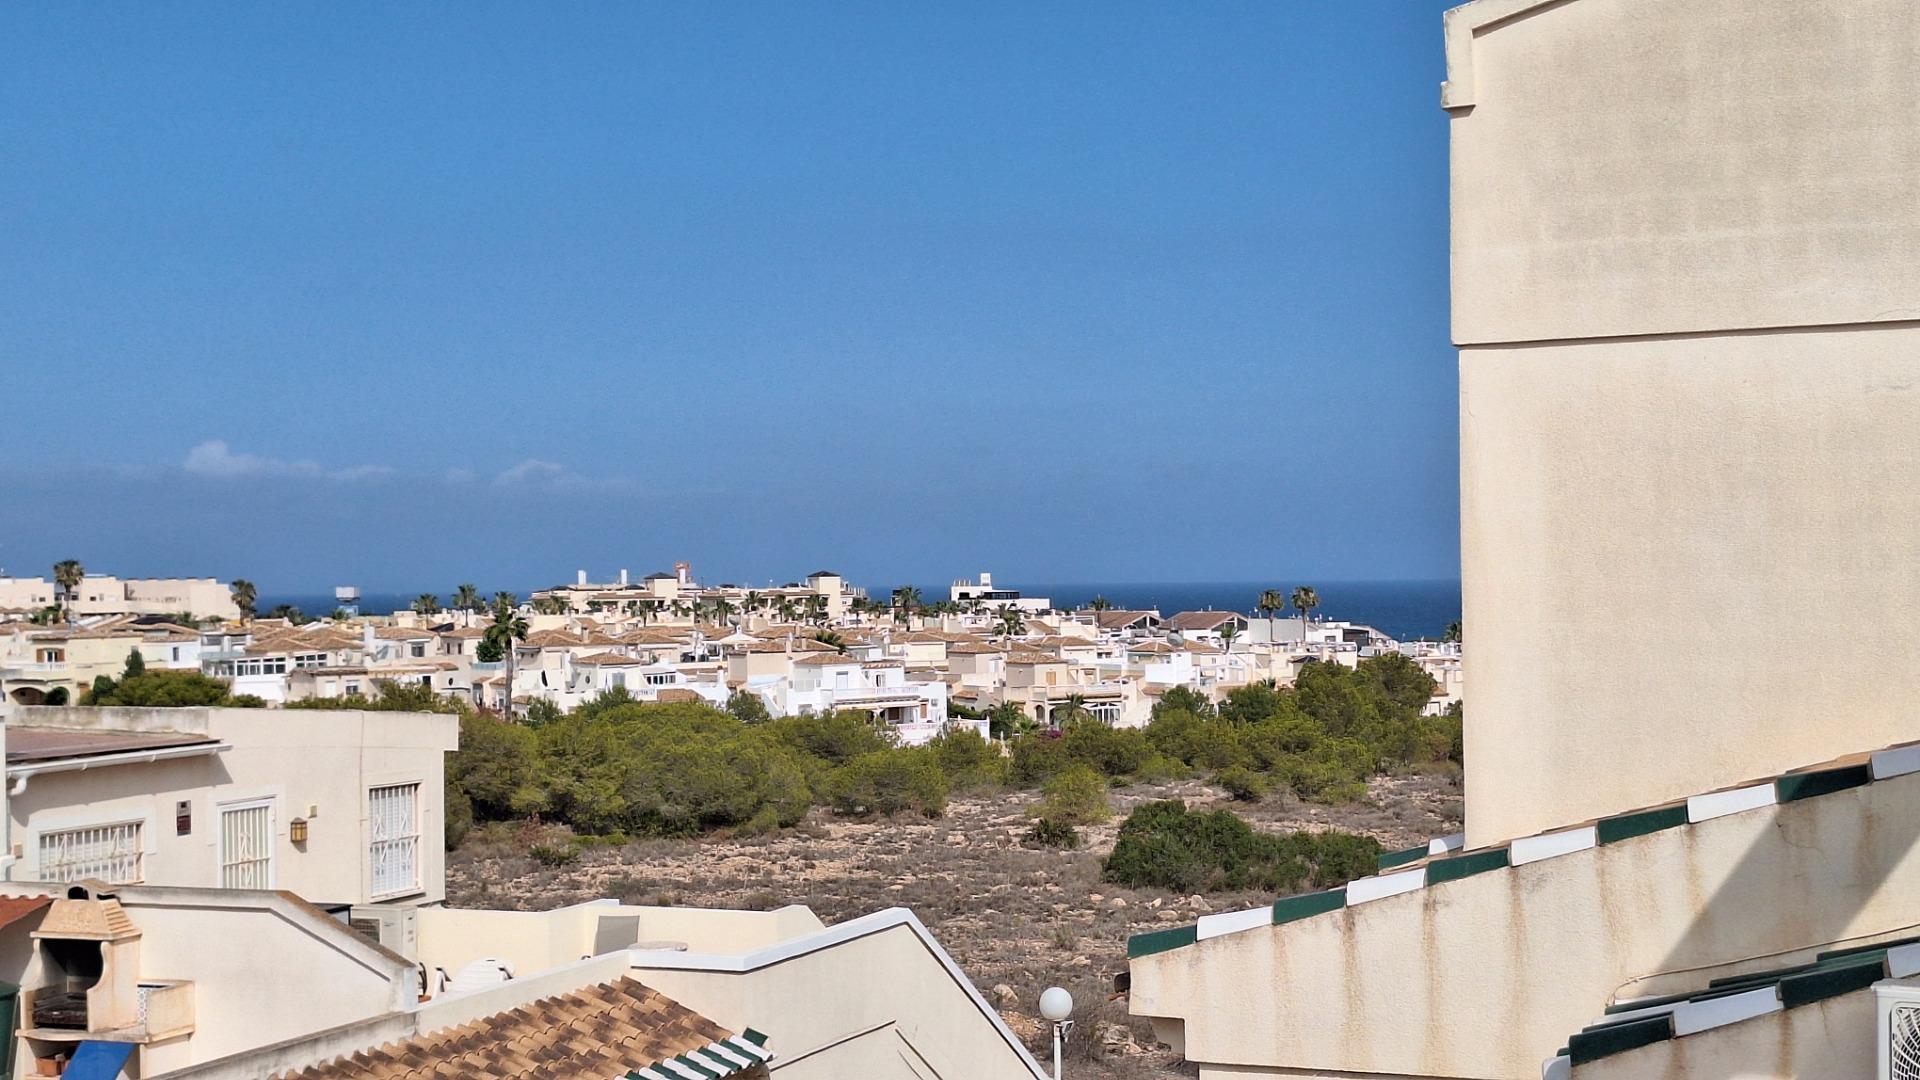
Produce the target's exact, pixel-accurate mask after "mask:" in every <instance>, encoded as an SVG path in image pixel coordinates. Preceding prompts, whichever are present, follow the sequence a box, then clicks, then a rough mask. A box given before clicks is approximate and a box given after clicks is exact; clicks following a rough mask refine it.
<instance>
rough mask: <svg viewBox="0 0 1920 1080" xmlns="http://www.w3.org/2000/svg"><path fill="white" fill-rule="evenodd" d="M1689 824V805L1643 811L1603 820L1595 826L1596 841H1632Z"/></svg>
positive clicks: (1677, 804)
mask: <svg viewBox="0 0 1920 1080" xmlns="http://www.w3.org/2000/svg"><path fill="white" fill-rule="evenodd" d="M1686 823H1687V804H1686V803H1676V804H1675V805H1673V806H1662V807H1658V808H1656V809H1653V810H1641V811H1639V812H1637V813H1632V814H1621V815H1620V816H1619V817H1610V818H1601V819H1600V822H1599V824H1597V825H1595V826H1594V839H1595V840H1597V841H1598V842H1599V843H1602V844H1611V843H1615V842H1617V841H1620V840H1631V839H1633V838H1634V837H1636V836H1645V835H1647V834H1648V833H1656V832H1659V831H1661V830H1662V829H1671V828H1675V827H1677V826H1680V825H1685V824H1686Z"/></svg>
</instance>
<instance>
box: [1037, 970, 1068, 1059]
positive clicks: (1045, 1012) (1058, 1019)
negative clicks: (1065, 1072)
mask: <svg viewBox="0 0 1920 1080" xmlns="http://www.w3.org/2000/svg"><path fill="white" fill-rule="evenodd" d="M1040 1015H1041V1016H1044V1017H1046V1018H1047V1020H1049V1021H1050V1022H1052V1024H1053V1080H1060V1046H1061V1044H1062V1043H1064V1042H1066V1040H1067V1032H1069V1031H1071V1030H1073V1021H1071V1020H1069V1019H1067V1017H1069V1016H1072V1015H1073V995H1072V994H1069V993H1067V992H1066V991H1065V990H1063V989H1061V988H1060V987H1058V986H1050V987H1048V988H1047V990H1046V992H1045V993H1043V994H1041V995H1040Z"/></svg>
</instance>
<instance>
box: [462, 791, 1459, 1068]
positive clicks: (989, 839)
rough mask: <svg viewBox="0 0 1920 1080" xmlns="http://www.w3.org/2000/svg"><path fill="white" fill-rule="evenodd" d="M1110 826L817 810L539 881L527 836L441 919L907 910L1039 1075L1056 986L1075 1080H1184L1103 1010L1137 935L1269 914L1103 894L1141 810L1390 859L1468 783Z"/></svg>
mask: <svg viewBox="0 0 1920 1080" xmlns="http://www.w3.org/2000/svg"><path fill="white" fill-rule="evenodd" d="M1112 794H1113V803H1114V807H1115V809H1116V811H1117V813H1116V815H1115V817H1114V820H1113V822H1111V823H1109V824H1106V825H1100V826H1094V827H1091V828H1087V829H1083V830H1082V831H1083V833H1084V834H1085V836H1086V838H1087V843H1086V844H1085V846H1083V847H1081V848H1080V849H1079V850H1076V851H1054V850H1036V849H1033V848H1028V847H1024V846H1022V844H1021V842H1020V839H1021V836H1022V834H1023V833H1024V832H1025V831H1026V828H1027V826H1028V817H1027V808H1028V807H1029V806H1030V805H1032V803H1033V802H1034V801H1035V800H1036V798H1037V796H1035V795H1033V794H1032V793H1028V792H1011V793H1003V794H996V795H990V796H966V797H959V798H955V799H954V800H953V801H952V802H951V804H950V805H949V806H948V809H947V814H946V816H945V817H943V818H939V819H937V820H932V821H928V820H925V819H916V818H907V817H896V818H892V819H887V820H880V821H845V820H840V819H836V818H834V817H832V816H831V815H828V814H825V813H824V812H821V811H815V813H814V816H813V817H811V818H810V819H809V820H808V821H807V822H806V823H805V824H804V825H802V826H801V827H800V828H798V829H792V830H788V831H786V832H784V833H781V834H778V835H775V836H769V837H759V838H752V839H724V838H707V839H702V840H643V841H637V842H635V843H632V844H628V845H626V846H623V847H608V848H593V849H588V850H586V851H584V852H582V853H581V855H580V857H579V859H578V860H577V861H575V862H573V863H570V864H568V865H565V866H559V867H548V866H543V865H541V864H539V863H537V862H535V861H534V860H533V859H532V858H530V857H529V856H528V855H527V853H526V852H527V849H528V848H529V847H531V846H532V845H533V844H534V843H536V842H539V841H540V840H542V839H543V838H545V839H550V838H551V835H552V834H551V833H545V834H543V833H542V832H540V831H539V830H535V829H522V830H520V831H519V832H518V834H517V835H514V836H511V837H506V836H502V835H500V834H498V833H495V834H492V835H490V836H480V835H479V834H476V838H474V839H470V840H469V842H468V843H466V844H465V845H463V846H462V847H461V848H460V849H459V850H458V851H456V852H453V853H452V854H450V855H449V856H448V858H447V893H448V902H449V903H451V904H454V905H456V906H461V907H496V908H514V909H520V910H542V909H546V908H552V907H558V906H561V905H564V904H571V903H577V902H579V901H582V900H590V899H595V898H598V897H609V896H610V897H614V898H616V899H620V900H623V901H626V902H629V903H635V904H678V905H689V906H697V907H724V908H756V909H766V908H773V907H779V906H781V905H783V904H794V903H797V904H805V905H807V906H808V907H810V908H812V909H813V910H814V912H816V913H817V914H818V915H819V916H820V918H821V919H822V920H823V921H825V922H827V923H830V924H831V923H837V922H841V921H843V920H845V919H849V918H853V917H855V916H858V915H864V914H867V913H869V912H872V911H876V910H879V909H881V908H887V907H896V906H898V907H908V908H912V909H913V911H914V913H915V914H916V915H918V916H919V917H920V919H921V921H922V922H924V923H926V924H927V926H928V927H929V928H931V929H932V930H933V932H934V934H935V935H936V936H937V937H938V938H939V939H940V942H941V944H942V945H944V946H945V947H946V949H947V951H948V952H950V953H952V954H953V956H954V959H955V960H957V961H958V962H959V964H960V966H961V968H962V969H963V970H965V971H966V972H967V974H968V975H969V976H970V977H971V978H972V979H973V981H974V983H975V985H977V986H978V987H979V988H980V991H981V993H982V994H983V995H985V996H986V998H987V1000H988V1001H989V1002H991V1003H992V1004H993V1005H994V1006H995V1007H997V1008H998V1009H999V1010H1000V1012H1001V1015H1002V1016H1004V1017H1005V1018H1006V1020H1007V1023H1008V1025H1009V1026H1010V1027H1011V1028H1012V1029H1013V1030H1014V1031H1015V1032H1016V1033H1018V1034H1019V1035H1020V1036H1021V1037H1022V1038H1024V1039H1026V1040H1027V1044H1028V1045H1029V1046H1030V1047H1031V1048H1032V1049H1033V1050H1034V1051H1035V1053H1036V1055H1037V1056H1040V1057H1041V1059H1042V1061H1043V1063H1044V1062H1045V1061H1046V1060H1048V1058H1049V1056H1050V1055H1051V1052H1052V1051H1051V1045H1050V1043H1049V1041H1048V1040H1049V1038H1050V1036H1049V1034H1048V1031H1047V1030H1046V1026H1045V1024H1044V1023H1043V1022H1041V1021H1040V1020H1039V1019H1038V1015H1037V1005H1036V1003H1037V1001H1038V999H1039V996H1040V991H1041V990H1043V989H1045V988H1046V987H1047V986H1050V985H1053V984H1056V983H1057V984H1059V985H1062V986H1065V987H1066V988H1067V989H1068V990H1070V991H1072V993H1073V997H1074V1000H1075V1002H1077V1003H1078V1008H1077V1016H1076V1019H1077V1021H1078V1024H1077V1027H1076V1028H1075V1031H1074V1035H1073V1042H1072V1045H1071V1047H1070V1049H1069V1051H1068V1053H1069V1055H1070V1057H1071V1059H1072V1064H1071V1065H1070V1067H1069V1073H1070V1075H1073V1076H1076V1077H1083V1078H1088V1080H1094V1078H1098V1080H1143V1078H1147V1077H1170V1076H1190V1075H1192V1072H1191V1070H1188V1069H1186V1068H1184V1067H1183V1066H1181V1064H1180V1063H1179V1061H1178V1058H1177V1057H1176V1056H1175V1055H1174V1054H1172V1053H1171V1052H1169V1051H1167V1050H1164V1049H1158V1048H1156V1047H1155V1046H1154V1042H1153V1033H1152V1031H1151V1030H1150V1028H1149V1025H1148V1024H1147V1023H1146V1022H1145V1021H1140V1020H1135V1019H1133V1018H1132V1017H1129V1016H1128V1015H1127V1011H1126V1002H1125V1001H1124V1000H1115V999H1114V998H1113V976H1114V975H1115V974H1117V973H1119V972H1121V971H1124V970H1126V941H1127V937H1128V935H1130V934H1137V933H1141V932H1143V931H1147V930H1156V929H1163V928H1165V927H1170V926H1178V925H1182V924H1186V923H1191V922H1192V921H1193V920H1195V919H1196V918H1198V917H1199V916H1201V915H1206V914H1210V913H1213V912H1218V911H1233V910H1237V909H1242V908H1247V907H1252V906H1255V905H1257V904H1260V903H1264V902H1267V901H1270V900H1272V899H1273V897H1272V896H1270V895H1266V894H1257V893H1247V892H1240V893H1213V894H1210V895H1207V896H1181V895H1176V894H1172V893H1168V892H1166V891H1164V890H1157V889H1126V888H1119V887H1116V886H1111V885H1106V884H1103V883H1102V882H1101V881H1100V860H1101V859H1102V858H1104V857H1105V856H1106V854H1107V853H1108V852H1109V851H1111V850H1112V848H1113V840H1114V834H1115V831H1116V828H1117V826H1118V823H1119V821H1120V819H1121V818H1122V817H1124V816H1125V814H1126V813H1127V811H1128V810H1129V809H1130V808H1132V807H1133V806H1134V805H1136V804H1138V803H1140V802H1142V801H1146V800H1150V799H1165V798H1181V799H1185V800H1187V802H1188V803H1189V805H1193V806H1213V805H1230V806H1232V807H1233V809H1234V810H1236V811H1237V812H1239V813H1241V814H1242V815H1244V816H1245V817H1246V818H1247V819H1248V820H1249V821H1251V822H1253V823H1254V825H1255V827H1257V828H1263V829H1276V830H1290V829H1324V828H1342V829H1347V830H1350V831H1353V832H1359V833H1365V834H1367V835H1370V836H1373V837H1374V838H1376V839H1378V840H1379V841H1380V842H1381V843H1382V844H1383V845H1385V847H1386V848H1387V849H1388V850H1397V849H1400V848H1405V847H1410V846H1412V845H1414V844H1417V843H1423V842H1425V841H1426V840H1427V839H1428V838H1430V837H1433V836H1439V835H1443V834H1446V833H1451V832H1456V831H1458V830H1459V828H1460V820H1461V805H1462V804H1461V797H1460V784H1459V781H1458V779H1457V778H1455V777H1451V776H1438V775H1427V776H1399V777H1380V778H1377V779H1375V780H1374V781H1373V783H1372V784H1371V785H1370V789H1369V797H1368V799H1367V800H1366V801H1365V802H1363V803H1357V804H1354V805H1351V806H1340V807H1326V806H1313V805H1309V804H1303V803H1300V802H1298V801H1296V800H1293V799H1285V800H1282V799H1269V800H1268V801H1266V802H1262V803H1257V804H1247V803H1230V802H1229V801H1228V800H1227V799H1226V798H1225V796H1223V795H1222V794H1221V793H1220V791H1219V790H1218V789H1216V788H1213V787H1210V786H1208V785H1206V784H1203V783H1200V782H1198V781H1182V782H1176V783H1166V784H1151V785H1135V786H1131V787H1126V788H1120V789H1116V790H1115V791H1114V792H1113V793H1112Z"/></svg>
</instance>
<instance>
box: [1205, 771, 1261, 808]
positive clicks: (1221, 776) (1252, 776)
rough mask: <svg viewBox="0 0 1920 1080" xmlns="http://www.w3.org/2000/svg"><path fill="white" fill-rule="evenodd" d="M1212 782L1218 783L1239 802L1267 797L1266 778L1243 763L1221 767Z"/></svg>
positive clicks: (1257, 800) (1255, 800)
mask: <svg viewBox="0 0 1920 1080" xmlns="http://www.w3.org/2000/svg"><path fill="white" fill-rule="evenodd" d="M1213 782H1214V783H1216V784H1218V785H1220V787H1221V788H1222V789H1224V790H1225V791H1226V793H1227V794H1228V795H1229V796H1230V797H1232V798H1234V799H1236V800H1238V801H1240V802H1259V801H1260V800H1261V799H1264V798H1266V797H1267V787H1268V780H1267V778H1266V777H1265V776H1264V775H1262V774H1260V773H1257V772H1254V771H1253V770H1252V769H1249V768H1247V767H1246V766H1245V765H1231V766H1228V767H1227V768H1224V769H1221V770H1220V772H1219V773H1218V774H1217V775H1216V776H1214V778H1213Z"/></svg>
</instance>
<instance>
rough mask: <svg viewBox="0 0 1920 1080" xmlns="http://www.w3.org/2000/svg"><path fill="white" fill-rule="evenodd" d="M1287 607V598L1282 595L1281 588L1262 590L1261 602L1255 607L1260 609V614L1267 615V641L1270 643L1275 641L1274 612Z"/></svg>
mask: <svg viewBox="0 0 1920 1080" xmlns="http://www.w3.org/2000/svg"><path fill="white" fill-rule="evenodd" d="M1286 607H1287V598H1286V597H1284V596H1281V595H1280V590H1279V589H1262V590H1261V592H1260V602H1259V603H1257V604H1255V605H1254V608H1255V609H1256V610H1258V611H1259V612H1260V614H1262V615H1265V616H1266V617H1267V641H1268V642H1269V643H1271V642H1272V641H1273V613H1274V612H1276V611H1284V610H1286Z"/></svg>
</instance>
